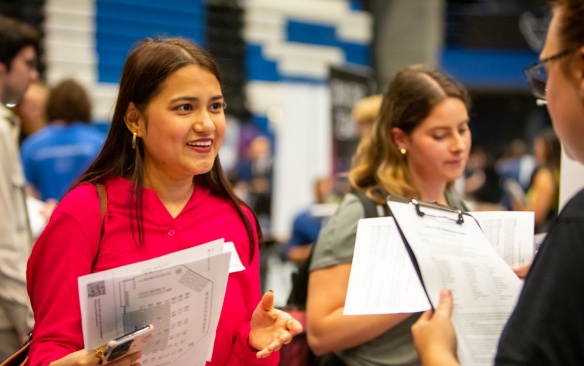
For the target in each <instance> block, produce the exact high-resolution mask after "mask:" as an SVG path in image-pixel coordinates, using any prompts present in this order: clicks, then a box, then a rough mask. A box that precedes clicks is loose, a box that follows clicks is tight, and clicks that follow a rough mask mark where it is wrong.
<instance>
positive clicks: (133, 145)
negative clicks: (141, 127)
mask: <svg viewBox="0 0 584 366" xmlns="http://www.w3.org/2000/svg"><path fill="white" fill-rule="evenodd" d="M137 144H138V133H137V132H134V133H133V134H132V149H134V150H136V145H137Z"/></svg>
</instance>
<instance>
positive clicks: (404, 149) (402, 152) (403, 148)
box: [399, 147, 408, 156]
mask: <svg viewBox="0 0 584 366" xmlns="http://www.w3.org/2000/svg"><path fill="white" fill-rule="evenodd" d="M399 152H400V153H401V154H402V155H404V156H405V155H406V153H407V152H408V151H407V150H406V148H405V147H402V148H401V149H399Z"/></svg>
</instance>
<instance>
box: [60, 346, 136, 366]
mask: <svg viewBox="0 0 584 366" xmlns="http://www.w3.org/2000/svg"><path fill="white" fill-rule="evenodd" d="M102 354H103V347H100V348H98V349H97V350H95V351H92V352H89V353H88V352H87V351H86V350H84V349H82V350H80V351H77V352H73V353H70V354H68V355H67V356H65V357H63V358H61V359H59V360H57V361H53V362H51V363H50V365H49V366H98V365H102V364H103V361H102V359H101V355H102ZM141 357H142V352H136V353H132V354H130V355H126V356H124V357H122V358H119V359H117V360H115V361H112V362H109V363H108V364H107V365H108V366H140V364H139V363H138V360H139V359H140V358H141Z"/></svg>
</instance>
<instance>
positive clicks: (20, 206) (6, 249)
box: [0, 15, 40, 360]
mask: <svg viewBox="0 0 584 366" xmlns="http://www.w3.org/2000/svg"><path fill="white" fill-rule="evenodd" d="M39 40H40V35H39V33H38V32H37V31H36V30H35V29H34V28H33V27H31V26H29V25H27V24H24V23H22V22H20V21H17V20H14V19H11V18H8V17H5V16H1V15H0V360H4V359H6V358H7V357H8V356H9V355H11V354H12V353H14V352H15V351H16V350H17V349H18V348H19V347H20V344H21V343H22V341H23V339H24V338H26V334H27V333H28V332H29V331H30V329H31V327H32V311H31V310H30V302H29V299H28V294H27V292H26V283H25V279H26V262H27V260H28V256H29V253H30V250H31V247H32V237H31V234H30V227H29V222H28V216H27V212H26V205H25V195H24V186H25V181H24V177H23V174H22V166H21V163H20V154H19V149H18V142H17V141H18V136H19V133H20V121H19V119H18V117H17V116H16V115H15V114H14V113H13V112H12V110H11V109H10V108H9V107H13V106H14V105H16V104H17V103H18V102H20V100H21V99H22V97H23V95H24V93H25V92H26V89H27V88H28V86H29V84H30V83H31V82H32V81H34V80H36V79H37V78H38V71H37V70H36V56H37V51H36V50H37V48H38V43H39Z"/></svg>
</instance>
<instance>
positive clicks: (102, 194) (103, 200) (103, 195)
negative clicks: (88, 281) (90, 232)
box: [91, 183, 107, 273]
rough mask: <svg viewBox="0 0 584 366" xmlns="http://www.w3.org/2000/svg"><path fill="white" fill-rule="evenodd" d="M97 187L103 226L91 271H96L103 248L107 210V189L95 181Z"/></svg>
mask: <svg viewBox="0 0 584 366" xmlns="http://www.w3.org/2000/svg"><path fill="white" fill-rule="evenodd" d="M95 187H96V188H97V196H98V197H99V211H100V213H101V228H100V230H99V242H98V243H97V253H95V258H93V262H92V263H91V273H93V272H94V271H95V265H96V264H97V258H98V257H99V250H100V249H101V239H102V238H103V233H104V231H105V224H104V222H105V214H106V211H107V191H106V189H105V186H104V185H103V183H95Z"/></svg>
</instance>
